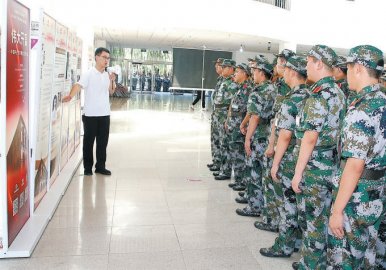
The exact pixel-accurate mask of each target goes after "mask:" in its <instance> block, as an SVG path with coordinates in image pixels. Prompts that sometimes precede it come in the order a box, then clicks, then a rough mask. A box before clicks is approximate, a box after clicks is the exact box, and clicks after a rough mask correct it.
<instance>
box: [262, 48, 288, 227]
mask: <svg viewBox="0 0 386 270" xmlns="http://www.w3.org/2000/svg"><path fill="white" fill-rule="evenodd" d="M294 55H295V53H294V52H293V51H291V50H288V49H284V50H282V52H281V53H279V54H275V56H276V57H283V58H285V59H286V60H288V59H289V58H290V57H291V56H294ZM276 63H277V59H276ZM274 85H275V88H276V98H275V103H274V106H273V111H274V115H277V113H278V112H279V110H280V107H281V104H282V102H283V100H284V99H285V96H286V95H287V94H288V93H289V92H290V91H291V88H290V87H289V86H288V85H287V84H286V83H285V81H284V78H279V79H277V81H276V82H275V84H274ZM272 124H274V120H272V121H271V125H272ZM270 134H271V129H269V134H268V137H270ZM275 144H276V139H275ZM263 162H264V168H263V194H264V208H263V212H262V217H263V219H262V223H260V222H256V224H255V226H257V227H265V228H267V227H269V228H270V230H277V229H278V227H279V222H280V213H279V207H280V206H281V205H282V203H283V193H282V189H281V185H280V184H278V183H276V182H275V181H273V180H272V177H271V168H272V162H273V157H272V158H268V157H266V156H265V155H264V156H263Z"/></svg>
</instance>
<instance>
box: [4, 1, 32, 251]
mask: <svg viewBox="0 0 386 270" xmlns="http://www.w3.org/2000/svg"><path fill="white" fill-rule="evenodd" d="M7 13H8V16H7V20H8V21H7V48H6V50H7V51H6V55H7V65H6V68H7V71H6V73H7V75H6V93H7V99H6V107H7V109H6V127H7V129H6V150H7V152H6V153H7V194H8V198H7V208H8V241H9V245H11V243H12V242H13V240H14V239H15V238H16V236H17V234H18V233H19V232H20V230H21V228H22V227H23V226H24V224H25V222H26V221H27V220H28V218H29V216H30V207H29V179H28V149H29V147H28V132H29V130H28V120H29V115H28V100H29V98H28V95H29V83H28V81H29V78H28V73H29V40H30V12H29V9H28V8H26V7H25V6H23V5H22V4H20V3H19V2H16V1H14V0H8V7H7Z"/></svg>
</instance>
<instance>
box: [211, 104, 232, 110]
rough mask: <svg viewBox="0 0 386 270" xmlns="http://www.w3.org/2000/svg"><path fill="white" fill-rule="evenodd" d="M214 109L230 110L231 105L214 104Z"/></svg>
mask: <svg viewBox="0 0 386 270" xmlns="http://www.w3.org/2000/svg"><path fill="white" fill-rule="evenodd" d="M214 107H215V108H216V109H220V108H228V107H229V104H214Z"/></svg>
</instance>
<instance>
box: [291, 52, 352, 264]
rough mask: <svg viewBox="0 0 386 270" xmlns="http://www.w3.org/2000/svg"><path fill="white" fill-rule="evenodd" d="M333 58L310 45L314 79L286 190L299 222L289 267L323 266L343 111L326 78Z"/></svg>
mask: <svg viewBox="0 0 386 270" xmlns="http://www.w3.org/2000/svg"><path fill="white" fill-rule="evenodd" d="M336 58H337V55H336V53H335V52H334V51H333V50H332V49H331V48H329V47H327V46H325V45H315V46H313V47H312V49H311V50H310V51H309V52H308V56H307V75H308V78H309V79H310V80H311V81H314V82H315V83H314V84H313V85H312V87H311V92H312V94H311V96H310V97H309V98H308V99H307V101H306V104H305V105H304V108H303V111H302V112H301V114H300V118H299V119H298V120H297V124H298V125H297V127H296V131H295V132H296V133H295V135H296V138H297V139H299V142H298V141H297V145H300V149H299V155H298V159H297V163H296V167H295V173H294V177H293V179H292V188H293V190H294V191H295V192H296V193H298V194H299V195H300V196H299V202H298V207H299V209H298V211H299V212H298V215H299V218H300V222H299V224H300V226H305V227H303V228H302V231H303V246H302V254H301V255H302V257H301V259H300V263H299V264H295V265H293V266H294V268H296V269H325V268H326V261H327V258H326V251H327V222H328V215H329V213H330V206H331V190H332V183H331V180H332V176H333V173H334V171H335V170H336V169H337V166H336V164H337V144H338V141H339V140H338V138H339V130H340V127H341V124H342V121H343V117H344V113H345V109H346V108H345V103H346V100H345V96H344V93H343V92H342V90H340V88H339V87H338V85H337V84H336V83H335V80H334V78H333V77H332V66H333V64H334V63H335V61H336ZM295 149H296V148H295Z"/></svg>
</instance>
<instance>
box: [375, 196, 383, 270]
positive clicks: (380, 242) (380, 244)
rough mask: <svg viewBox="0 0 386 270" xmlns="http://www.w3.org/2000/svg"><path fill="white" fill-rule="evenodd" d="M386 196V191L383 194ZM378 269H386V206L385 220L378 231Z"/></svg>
mask: <svg viewBox="0 0 386 270" xmlns="http://www.w3.org/2000/svg"><path fill="white" fill-rule="evenodd" d="M383 194H384V195H385V194H386V191H385V192H384V193H383ZM375 263H376V266H377V269H386V204H384V205H383V219H382V222H381V225H380V227H379V231H378V239H377V257H376V261H375Z"/></svg>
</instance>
